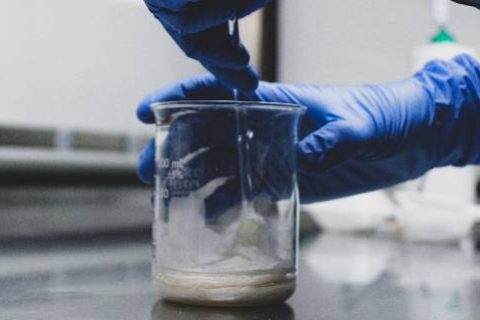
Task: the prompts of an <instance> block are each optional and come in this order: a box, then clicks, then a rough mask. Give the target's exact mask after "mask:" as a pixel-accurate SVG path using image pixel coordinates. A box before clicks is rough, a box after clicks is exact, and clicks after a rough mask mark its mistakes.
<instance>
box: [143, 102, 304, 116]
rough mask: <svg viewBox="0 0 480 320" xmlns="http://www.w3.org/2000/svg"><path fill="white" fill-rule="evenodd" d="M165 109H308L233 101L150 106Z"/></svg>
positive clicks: (275, 103) (295, 106)
mask: <svg viewBox="0 0 480 320" xmlns="http://www.w3.org/2000/svg"><path fill="white" fill-rule="evenodd" d="M163 107H169V108H173V109H174V108H188V107H190V108H199V109H210V108H213V109H232V108H235V107H237V108H238V107H248V108H252V109H257V110H258V109H265V110H278V111H290V112H299V113H304V112H305V111H306V110H307V108H306V107H304V106H301V105H298V104H293V103H281V102H280V103H277V102H263V101H233V100H178V101H165V102H154V103H152V104H151V105H150V108H151V109H152V110H153V111H157V110H159V109H161V108H163Z"/></svg>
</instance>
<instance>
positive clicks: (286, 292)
mask: <svg viewBox="0 0 480 320" xmlns="http://www.w3.org/2000/svg"><path fill="white" fill-rule="evenodd" d="M226 181H228V179H227V178H222V179H221V180H216V181H215V182H214V183H210V184H208V185H207V186H206V187H205V188H203V189H201V190H198V191H197V192H192V193H191V194H190V195H189V196H188V197H185V198H181V199H173V200H172V201H171V202H170V212H171V213H172V214H170V216H169V221H168V222H165V223H163V225H161V226H160V228H159V229H158V230H157V229H155V232H159V233H162V232H164V236H162V235H161V234H160V235H159V236H158V237H157V236H156V239H158V240H156V246H157V248H156V250H157V253H156V255H157V256H158V257H159V259H160V260H161V259H162V258H163V259H167V260H170V262H171V261H172V260H174V259H175V263H173V265H174V266H175V270H173V269H168V268H166V267H165V266H164V265H163V266H159V267H155V268H154V272H155V274H154V277H153V278H154V283H155V285H156V287H157V288H159V289H160V291H161V295H162V297H163V298H164V299H166V300H169V301H176V302H183V303H188V304H196V305H222V306H246V305H262V304H271V303H275V302H281V301H284V300H286V299H287V298H288V297H289V296H290V295H291V294H292V293H293V292H294V290H295V275H296V273H295V270H294V269H289V268H285V267H286V266H289V267H290V265H291V261H290V260H289V259H285V257H281V256H279V252H286V251H288V250H289V248H290V250H291V242H285V244H286V245H288V248H287V247H285V248H284V247H282V246H279V244H278V243H275V241H274V239H271V235H272V233H273V232H272V230H268V228H270V227H271V226H270V225H269V223H267V221H265V218H264V217H262V216H260V215H259V214H258V213H256V212H254V211H253V208H252V211H250V212H242V213H241V214H240V216H238V217H237V216H236V215H235V214H234V213H235V212H237V213H238V210H239V209H238V208H233V209H232V211H231V214H232V217H237V218H235V219H234V220H233V221H231V222H230V224H229V225H226V226H225V228H224V229H223V230H222V231H221V232H220V233H219V232H218V230H213V229H211V228H210V226H208V225H207V222H206V221H205V218H204V217H205V212H204V208H201V207H200V206H198V203H199V199H202V200H201V201H203V199H205V198H206V197H207V196H208V195H209V194H211V192H213V190H214V189H216V188H217V187H218V186H219V185H222V184H224V183H225V182H226ZM224 215H225V216H228V215H229V213H228V212H226V213H224ZM162 228H163V229H162Z"/></svg>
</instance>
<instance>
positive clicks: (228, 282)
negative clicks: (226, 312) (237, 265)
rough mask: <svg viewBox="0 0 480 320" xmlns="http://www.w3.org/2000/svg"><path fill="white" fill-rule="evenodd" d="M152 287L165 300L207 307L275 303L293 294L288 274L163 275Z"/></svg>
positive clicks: (291, 282) (156, 278) (166, 272)
mask: <svg viewBox="0 0 480 320" xmlns="http://www.w3.org/2000/svg"><path fill="white" fill-rule="evenodd" d="M154 283H155V285H156V286H157V287H158V288H159V289H160V290H161V294H162V297H163V298H164V299H165V300H169V301H174V302H181V303H188V304H195V305H208V306H252V305H265V304H272V303H279V302H282V301H285V300H286V299H288V298H289V297H290V296H291V295H292V294H293V292H294V291H295V273H293V272H291V270H272V271H271V272H251V273H245V274H202V273H185V272H175V271H167V270H164V271H163V272H161V273H159V274H157V275H156V276H155V278H154Z"/></svg>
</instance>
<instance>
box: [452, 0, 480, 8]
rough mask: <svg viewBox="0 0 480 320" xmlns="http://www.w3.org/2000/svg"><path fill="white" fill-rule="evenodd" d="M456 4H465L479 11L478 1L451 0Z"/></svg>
mask: <svg viewBox="0 0 480 320" xmlns="http://www.w3.org/2000/svg"><path fill="white" fill-rule="evenodd" d="M452 1H454V2H456V3H460V4H465V5H467V6H472V7H477V8H478V9H480V0H452Z"/></svg>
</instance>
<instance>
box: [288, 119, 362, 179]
mask: <svg viewBox="0 0 480 320" xmlns="http://www.w3.org/2000/svg"><path fill="white" fill-rule="evenodd" d="M367 140H368V137H367V134H366V132H365V130H361V129H358V128H355V127H354V126H352V124H349V123H347V122H346V121H345V120H334V121H332V122H329V123H327V124H326V125H324V126H323V127H321V128H320V129H318V130H317V131H315V132H313V133H311V134H309V135H308V136H306V137H305V138H304V139H303V140H302V141H300V142H299V143H298V146H297V153H298V167H299V170H300V171H301V172H303V173H307V174H310V175H311V174H321V173H322V172H324V171H326V170H328V169H331V168H333V167H335V166H338V165H340V164H343V163H344V162H346V161H348V160H350V159H353V158H355V157H356V156H358V155H359V154H361V153H362V152H363V151H364V150H365V149H366V145H367V143H366V142H367Z"/></svg>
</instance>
